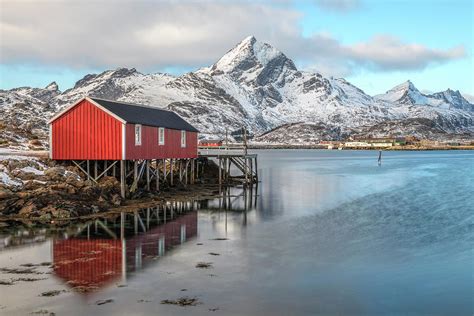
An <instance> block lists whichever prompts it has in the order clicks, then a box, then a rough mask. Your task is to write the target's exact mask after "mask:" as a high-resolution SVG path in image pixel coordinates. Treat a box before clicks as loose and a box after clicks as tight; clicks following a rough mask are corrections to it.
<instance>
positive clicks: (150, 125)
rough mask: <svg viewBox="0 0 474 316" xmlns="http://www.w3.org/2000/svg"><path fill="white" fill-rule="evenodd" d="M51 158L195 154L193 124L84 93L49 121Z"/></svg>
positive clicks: (135, 157) (95, 158)
mask: <svg viewBox="0 0 474 316" xmlns="http://www.w3.org/2000/svg"><path fill="white" fill-rule="evenodd" d="M49 124H50V133H51V135H50V158H52V159H54V160H137V159H168V158H175V159H179V158H197V155H198V153H197V133H198V131H197V129H195V128H194V127H193V126H191V125H190V124H189V123H188V122H186V121H185V120H184V119H182V118H181V117H180V116H179V115H177V114H176V113H174V112H171V111H166V110H162V109H158V108H154V107H149V106H144V105H135V104H127V103H122V102H116V101H109V100H103V99H98V98H88V97H86V98H83V99H81V100H80V101H79V102H76V103H75V104H73V105H72V106H70V107H68V108H66V109H65V110H64V111H62V112H60V113H58V114H57V115H56V116H54V117H53V118H52V119H51V120H50V121H49Z"/></svg>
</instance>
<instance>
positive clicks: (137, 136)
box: [135, 124, 142, 146]
mask: <svg viewBox="0 0 474 316" xmlns="http://www.w3.org/2000/svg"><path fill="white" fill-rule="evenodd" d="M141 144H142V126H141V125H140V124H135V146H140V145H141Z"/></svg>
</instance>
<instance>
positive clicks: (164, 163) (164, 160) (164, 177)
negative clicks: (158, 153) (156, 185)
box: [163, 159, 167, 182]
mask: <svg viewBox="0 0 474 316" xmlns="http://www.w3.org/2000/svg"><path fill="white" fill-rule="evenodd" d="M166 177H167V174H166V159H163V182H166Z"/></svg>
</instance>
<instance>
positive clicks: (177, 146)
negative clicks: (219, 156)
mask: <svg viewBox="0 0 474 316" xmlns="http://www.w3.org/2000/svg"><path fill="white" fill-rule="evenodd" d="M197 142H198V140H197V133H195V132H188V131H186V147H184V148H182V147H181V130H175V129H168V128H165V144H164V145H159V144H158V127H151V126H142V144H141V145H135V124H127V126H126V159H128V160H135V159H163V158H197V157H198V154H197Z"/></svg>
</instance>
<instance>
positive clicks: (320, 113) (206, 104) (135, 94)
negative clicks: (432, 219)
mask: <svg viewBox="0 0 474 316" xmlns="http://www.w3.org/2000/svg"><path fill="white" fill-rule="evenodd" d="M86 95H89V96H96V97H101V98H106V99H113V100H120V101H127V102H133V103H141V104H148V105H152V106H157V107H163V108H169V109H172V110H174V111H176V112H177V113H179V114H180V115H181V116H183V117H184V118H186V119H187V120H189V121H190V122H191V123H192V124H193V125H195V126H196V127H197V128H198V129H199V130H200V131H201V132H202V133H203V134H208V135H211V134H213V135H215V134H221V135H222V134H224V133H225V131H226V129H228V130H230V131H232V130H235V129H238V128H241V127H242V126H245V127H246V128H247V129H249V130H250V131H251V132H252V133H253V134H256V135H259V134H264V133H265V138H262V139H279V138H281V137H283V136H278V135H277V134H275V135H272V133H273V132H275V133H280V134H281V133H282V132H283V131H284V130H285V129H290V130H291V133H290V134H288V133H287V134H286V135H288V137H290V138H299V139H313V140H317V139H318V138H319V139H320V138H321V137H323V138H328V137H345V136H347V135H349V134H351V133H354V131H361V130H365V131H368V130H370V127H371V126H381V125H384V124H387V123H388V122H395V123H394V124H395V125H398V126H399V128H400V130H401V133H403V127H404V126H408V125H410V126H413V124H408V125H407V124H404V123H403V122H405V121H406V120H409V119H414V118H415V119H418V118H422V119H427V120H429V121H430V122H432V123H433V124H434V126H435V127H436V129H437V130H439V131H440V133H441V134H443V133H446V134H456V133H458V134H462V133H466V132H467V133H474V105H473V104H471V103H469V102H468V101H467V100H466V99H464V98H463V96H462V95H461V94H460V93H459V92H458V91H452V90H449V89H448V90H446V91H444V92H439V93H434V94H430V95H425V94H423V93H421V92H420V91H418V90H417V89H416V88H415V86H414V85H413V83H411V82H409V81H407V82H405V83H403V84H401V85H399V86H397V87H395V88H393V89H391V90H389V91H387V92H386V93H385V94H382V95H377V96H375V97H371V96H369V95H367V94H365V93H364V92H363V91H362V90H361V89H359V88H357V87H355V86H354V85H352V84H350V83H349V82H347V81H346V80H344V79H341V78H339V79H335V78H328V77H325V76H323V75H321V74H319V73H314V72H305V71H300V70H298V69H297V68H296V66H295V64H294V63H293V61H292V60H291V59H289V58H288V57H287V56H286V55H285V54H283V53H282V52H280V51H278V50H277V49H276V48H274V47H272V46H271V45H269V44H266V43H261V42H259V41H257V40H256V39H255V38H254V37H252V36H250V37H247V38H245V39H244V40H243V41H242V42H240V43H239V44H238V45H237V46H235V47H234V48H233V49H231V50H230V51H228V52H227V53H226V54H225V55H224V56H223V57H222V58H220V59H219V60H218V61H217V62H216V63H215V64H213V65H211V66H209V67H205V68H201V69H199V70H197V71H194V72H190V73H186V74H184V75H182V76H178V77H175V76H171V75H168V74H163V73H156V74H142V73H140V72H138V71H137V70H135V69H127V68H119V69H116V70H108V71H104V72H103V73H100V74H90V75H87V76H85V77H84V78H82V79H81V80H79V81H78V82H77V83H76V84H75V86H74V87H73V88H71V89H68V90H66V91H64V92H60V91H59V89H58V86H57V85H56V84H55V83H54V82H53V83H51V84H50V85H48V86H47V87H46V88H44V89H39V88H16V89H12V90H7V91H1V90H0V114H2V116H1V117H2V118H0V120H1V123H2V124H3V125H4V126H5V127H4V128H3V129H2V130H0V138H1V139H0V146H1V142H2V139H3V144H4V146H6V145H9V146H10V145H13V144H12V143H11V142H10V141H9V139H11V136H12V135H14V134H15V133H16V132H12V129H13V125H14V126H15V128H16V126H23V125H25V124H26V125H28V124H31V123H32V122H31V121H32V119H33V118H34V124H33V125H34V128H32V127H25V129H29V130H30V131H32V130H33V129H34V130H35V133H37V134H38V137H40V138H42V139H45V138H44V137H45V134H44V135H43V134H42V132H41V131H46V120H47V118H49V117H50V116H51V115H52V113H54V112H55V111H58V110H60V109H62V108H63V107H65V106H67V105H69V104H71V103H73V102H75V101H76V100H78V99H80V98H82V97H83V96H86ZM27 123H28V124H27ZM392 125H393V124H392ZM392 125H391V126H392ZM415 125H416V124H415ZM280 126H281V127H282V128H278V127H280ZM323 126H325V128H326V129H327V131H322V130H321V128H322V127H323ZM273 130H274V131H273ZM381 130H384V129H383V128H382V129H381ZM389 130H390V129H389ZM391 130H393V128H392V129H391ZM269 131H271V132H269ZM311 131H314V133H315V135H316V134H318V133H319V134H320V136H321V137H314V138H311V137H309V134H311ZM409 132H412V130H411V129H407V133H409ZM8 133H10V134H11V135H10V134H9V135H10V136H9V137H7V136H6V134H8ZM283 135H284V134H283ZM301 135H305V136H304V137H299V136H301ZM430 135H431V134H430ZM22 137H24V138H25V139H28V135H26V134H25V135H23V136H22ZM308 137H309V138H308ZM9 142H10V143H9ZM16 142H17V143H18V144H21V143H22V142H21V139H20V138H18V139H17V141H16Z"/></svg>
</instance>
